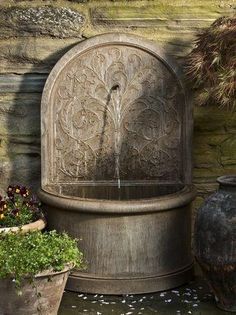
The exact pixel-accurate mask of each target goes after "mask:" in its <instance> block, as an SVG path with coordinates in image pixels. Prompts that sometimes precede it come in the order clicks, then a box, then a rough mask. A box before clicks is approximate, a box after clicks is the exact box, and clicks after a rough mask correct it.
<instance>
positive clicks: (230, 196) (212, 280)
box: [194, 175, 236, 312]
mask: <svg viewBox="0 0 236 315" xmlns="http://www.w3.org/2000/svg"><path fill="white" fill-rule="evenodd" d="M217 181H218V183H219V184H220V185H219V190H218V191H217V192H216V193H214V194H213V195H211V196H210V197H209V198H208V199H206V201H205V203H204V204H203V206H202V207H201V208H200V209H199V211H198V214H197V218H196V223H195V241H194V249H195V256H196V258H197V260H198V262H199V264H200V266H201V268H202V271H203V273H204V276H205V277H206V279H207V281H208V283H209V285H210V287H211V289H212V291H213V292H214V294H215V298H216V302H217V306H218V307H219V308H221V309H224V310H226V311H231V312H236V175H232V176H222V177H219V178H218V180H217Z"/></svg>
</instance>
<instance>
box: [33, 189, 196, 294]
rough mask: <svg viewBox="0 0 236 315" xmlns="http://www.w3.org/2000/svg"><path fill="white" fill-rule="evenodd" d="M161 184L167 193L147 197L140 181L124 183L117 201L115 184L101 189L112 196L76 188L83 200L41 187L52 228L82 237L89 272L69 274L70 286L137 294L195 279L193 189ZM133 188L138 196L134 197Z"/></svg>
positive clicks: (163, 288) (76, 288)
mask: <svg viewBox="0 0 236 315" xmlns="http://www.w3.org/2000/svg"><path fill="white" fill-rule="evenodd" d="M160 186H161V187H159V190H160V192H161V194H163V195H161V196H157V197H153V196H151V197H150V198H145V197H147V195H148V193H147V191H145V189H146V188H145V189H144V196H142V193H141V190H142V189H141V188H142V186H140V185H139V186H138V185H137V186H135V185H132V186H131V187H130V186H126V187H124V186H122V187H121V190H122V192H121V194H120V196H119V198H121V197H123V200H122V199H121V200H117V199H115V197H114V196H115V193H114V191H115V189H117V187H115V186H112V187H106V188H104V187H100V191H103V192H104V191H105V195H106V193H107V192H108V191H112V190H113V198H114V199H113V200H108V199H95V198H93V199H92V198H88V195H86V194H85V192H87V194H89V193H90V197H92V193H91V186H90V187H89V188H90V189H88V187H79V188H78V187H77V189H76V192H77V193H78V191H83V192H84V194H85V198H79V197H75V196H62V194H58V195H57V194H55V192H54V193H53V194H52V193H49V192H46V191H44V190H42V189H41V190H40V191H39V197H40V199H41V200H42V201H43V203H44V207H45V210H46V212H47V216H48V222H49V228H51V229H56V230H58V231H61V232H62V231H68V232H69V234H70V235H72V236H74V237H77V238H80V239H81V241H80V247H81V249H82V251H83V252H84V254H85V258H86V260H87V262H88V267H87V270H86V272H85V271H84V272H81V271H74V272H73V273H72V274H71V276H70V278H69V281H68V283H67V289H68V290H72V291H78V292H88V293H102V294H135V293H136V294H137V293H144V292H155V291H158V290H167V289H170V288H173V287H177V286H179V285H182V284H184V283H186V282H187V281H189V280H190V279H191V278H192V275H193V259H192V255H191V242H190V237H189V235H191V209H190V203H191V201H192V200H193V198H194V197H195V189H194V187H193V186H192V185H186V186H184V187H182V189H180V187H181V186H179V185H177V186H173V185H164V186H162V185H160ZM145 187H146V185H145ZM64 189H65V188H64ZM74 190H75V188H74ZM135 190H136V192H138V195H137V194H136V195H135V197H136V198H133V199H130V196H131V195H132V194H134V191H135ZM71 191H73V189H71ZM88 191H89V193H88ZM95 191H96V193H97V191H99V189H98V190H97V187H96V189H95ZM125 191H126V194H128V195H129V196H128V197H129V199H128V200H127V199H125V193H124V192H125ZM154 191H158V187H157V185H153V187H152V189H150V187H149V189H148V192H149V194H152V192H154ZM168 191H169V192H170V193H169V194H168ZM122 193H123V194H122ZM105 195H104V196H105ZM93 196H94V195H93ZM133 197H134V195H133ZM117 198H118V194H117Z"/></svg>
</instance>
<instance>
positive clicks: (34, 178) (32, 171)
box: [0, 154, 40, 191]
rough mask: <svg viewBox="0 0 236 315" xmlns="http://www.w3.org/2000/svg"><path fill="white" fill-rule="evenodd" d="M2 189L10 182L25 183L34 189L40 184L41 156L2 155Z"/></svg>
mask: <svg viewBox="0 0 236 315" xmlns="http://www.w3.org/2000/svg"><path fill="white" fill-rule="evenodd" d="M0 177H1V185H0V188H1V191H3V190H5V189H6V188H7V186H8V185H9V184H23V185H27V186H29V187H32V189H33V190H34V191H36V190H37V188H38V187H39V186H40V156H39V155H37V156H31V155H29V154H18V155H15V156H10V157H0Z"/></svg>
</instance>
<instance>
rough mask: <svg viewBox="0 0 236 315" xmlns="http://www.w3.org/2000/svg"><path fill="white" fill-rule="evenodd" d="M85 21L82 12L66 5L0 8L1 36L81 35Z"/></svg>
mask: <svg viewBox="0 0 236 315" xmlns="http://www.w3.org/2000/svg"><path fill="white" fill-rule="evenodd" d="M84 21H85V19H84V17H83V16H82V15H81V14H80V12H78V11H75V10H72V9H70V8H65V7H53V6H41V7H20V6H10V7H5V8H1V9H0V29H1V32H0V38H10V37H22V36H30V35H31V36H45V35H47V36H52V37H59V38H66V37H80V35H81V33H80V31H81V26H82V25H83V24H84Z"/></svg>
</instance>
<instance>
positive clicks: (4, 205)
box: [0, 185, 43, 228]
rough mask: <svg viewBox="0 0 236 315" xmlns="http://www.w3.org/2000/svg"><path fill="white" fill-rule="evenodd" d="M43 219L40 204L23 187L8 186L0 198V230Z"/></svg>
mask: <svg viewBox="0 0 236 315" xmlns="http://www.w3.org/2000/svg"><path fill="white" fill-rule="evenodd" d="M39 218H43V213H42V210H41V209H40V203H39V201H38V200H37V199H36V197H35V196H34V195H32V194H31V193H30V191H29V189H27V188H26V187H24V186H21V185H17V186H9V187H8V189H7V196H6V197H2V196H0V228H1V227H12V226H21V225H24V224H28V223H31V222H34V221H36V220H38V219H39Z"/></svg>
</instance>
